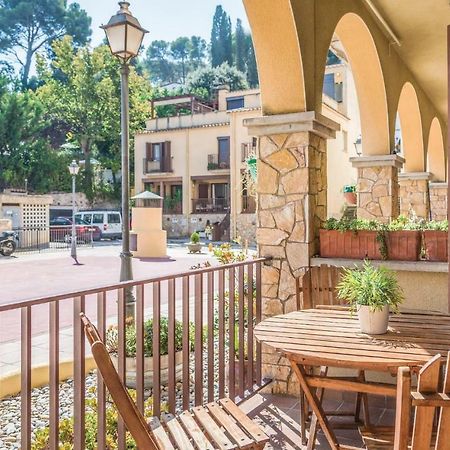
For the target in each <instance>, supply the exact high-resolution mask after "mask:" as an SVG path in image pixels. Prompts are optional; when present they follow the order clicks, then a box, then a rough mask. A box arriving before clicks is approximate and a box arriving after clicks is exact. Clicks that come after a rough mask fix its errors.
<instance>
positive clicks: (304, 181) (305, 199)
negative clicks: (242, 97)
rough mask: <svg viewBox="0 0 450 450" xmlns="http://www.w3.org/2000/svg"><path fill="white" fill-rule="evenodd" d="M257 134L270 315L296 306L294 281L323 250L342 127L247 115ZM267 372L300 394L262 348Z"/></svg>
mask: <svg viewBox="0 0 450 450" xmlns="http://www.w3.org/2000/svg"><path fill="white" fill-rule="evenodd" d="M244 123H245V125H246V126H247V127H248V129H249V135H251V136H258V137H260V139H259V160H258V183H257V192H258V204H257V227H258V228H257V233H256V238H257V244H258V250H259V255H260V256H262V257H271V258H272V260H271V262H270V263H268V264H266V265H264V267H263V270H262V313H263V317H264V318H267V317H270V316H273V315H276V314H282V313H287V312H290V311H293V310H295V309H296V308H297V306H296V295H295V290H296V289H295V286H296V283H295V280H296V278H297V277H299V276H301V275H302V274H303V273H304V272H305V270H306V269H307V268H308V267H309V264H310V258H311V256H313V255H314V254H316V253H317V252H318V235H319V233H318V231H319V228H320V226H321V224H322V223H323V221H325V220H326V214H327V206H326V202H327V158H326V139H327V138H329V137H335V132H336V130H338V129H339V125H338V124H336V123H335V122H333V121H331V120H329V119H327V118H325V117H323V116H321V115H320V114H317V113H314V112H305V113H294V114H286V115H278V116H266V117H261V118H255V119H248V120H246V121H245V122H244ZM263 371H264V373H265V374H266V375H267V376H271V377H272V378H274V380H275V383H274V384H273V390H274V392H277V393H286V392H288V393H296V392H298V385H297V381H296V378H295V376H292V374H291V369H290V366H289V365H288V363H287V361H286V360H284V359H283V358H281V357H280V356H279V355H278V354H276V353H274V352H273V351H272V350H271V349H269V348H264V349H263Z"/></svg>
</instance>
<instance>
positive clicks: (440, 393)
mask: <svg viewBox="0 0 450 450" xmlns="http://www.w3.org/2000/svg"><path fill="white" fill-rule="evenodd" d="M441 362H442V357H441V355H436V356H435V357H434V358H432V359H430V361H428V363H427V364H425V366H423V368H422V369H421V370H420V372H419V377H418V382H417V390H415V391H413V392H411V372H410V369H409V368H407V367H400V368H399V370H398V379H397V408H396V419H395V440H394V450H406V449H408V445H409V441H410V418H411V408H413V407H414V408H415V413H414V426H413V432H412V440H411V448H412V450H425V449H427V450H428V449H430V448H434V449H435V450H449V449H450V397H449V394H450V368H449V363H450V353H449V354H448V355H447V365H446V369H445V376H444V380H443V381H441ZM437 411H438V412H439V414H437V415H436V412H437ZM435 417H438V418H439V423H438V428H437V431H436V433H433V431H434V429H433V428H434V427H433V425H434V423H435Z"/></svg>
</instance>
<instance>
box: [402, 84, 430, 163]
mask: <svg viewBox="0 0 450 450" xmlns="http://www.w3.org/2000/svg"><path fill="white" fill-rule="evenodd" d="M398 117H399V121H400V129H401V140H402V152H403V156H404V158H405V165H404V169H405V172H423V171H424V170H425V156H424V155H425V154H424V147H423V131H422V117H421V115H420V106H419V100H418V99H417V94H416V90H415V89H414V87H413V85H412V84H411V83H409V82H408V83H405V85H404V86H403V88H402V91H401V93H400V98H399V102H398Z"/></svg>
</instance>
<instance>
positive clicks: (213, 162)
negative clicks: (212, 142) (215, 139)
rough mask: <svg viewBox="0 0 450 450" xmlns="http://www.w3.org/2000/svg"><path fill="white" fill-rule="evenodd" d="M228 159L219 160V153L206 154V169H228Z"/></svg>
mask: <svg viewBox="0 0 450 450" xmlns="http://www.w3.org/2000/svg"><path fill="white" fill-rule="evenodd" d="M229 168H230V161H229V160H228V161H219V155H217V154H212V155H208V170H220V169H229Z"/></svg>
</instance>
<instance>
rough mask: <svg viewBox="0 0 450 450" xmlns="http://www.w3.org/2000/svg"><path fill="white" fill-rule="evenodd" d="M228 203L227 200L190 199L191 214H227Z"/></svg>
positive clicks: (228, 209)
mask: <svg viewBox="0 0 450 450" xmlns="http://www.w3.org/2000/svg"><path fill="white" fill-rule="evenodd" d="M229 211H230V201H229V200H228V199H227V198H195V199H192V212H193V213H207V214H208V213H209V214H213V213H227V212H229Z"/></svg>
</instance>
